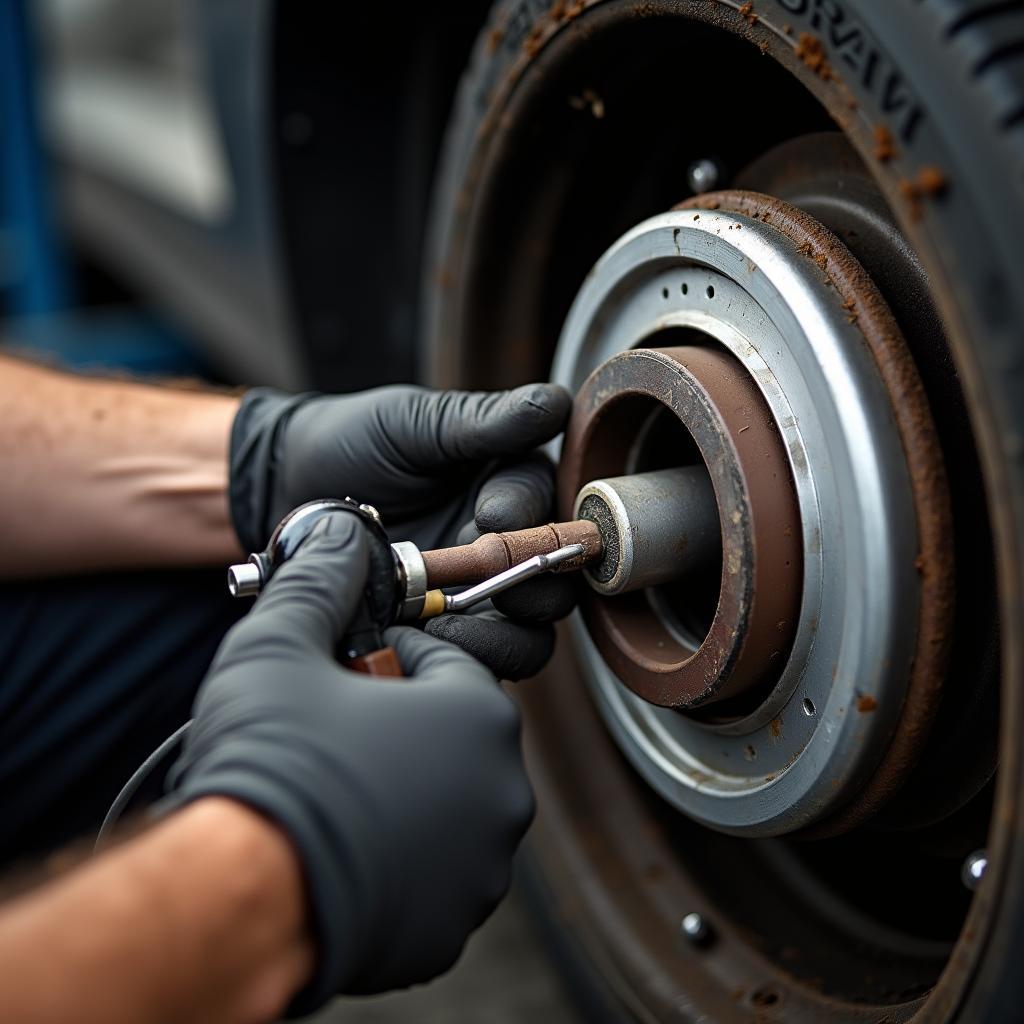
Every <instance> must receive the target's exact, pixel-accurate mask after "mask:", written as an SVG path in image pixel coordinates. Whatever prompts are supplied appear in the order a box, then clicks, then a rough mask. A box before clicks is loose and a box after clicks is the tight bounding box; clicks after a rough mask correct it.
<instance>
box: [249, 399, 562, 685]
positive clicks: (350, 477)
mask: <svg viewBox="0 0 1024 1024" xmlns="http://www.w3.org/2000/svg"><path fill="white" fill-rule="evenodd" d="M570 406H571V399H570V397H569V395H568V393H567V392H566V391H565V389H564V388H561V387H559V386H558V385H554V384H529V385H526V386H524V387H521V388H517V389H516V390H514V391H495V392H468V391H430V390H427V389H425V388H417V387H404V386H403V387H387V388H378V389H375V390H372V391H364V392H361V393H359V394H354V395H343V396H330V395H316V394H306V395H285V394H283V393H281V392H278V391H274V390H272V389H269V388H256V389H254V390H252V391H249V392H248V393H247V394H246V395H245V396H244V398H243V399H242V404H241V406H240V408H239V411H238V413H237V415H236V417H235V422H234V426H233V428H232V433H231V484H230V497H231V513H232V517H233V520H234V523H235V529H236V531H237V533H238V536H239V539H240V540H241V542H242V546H243V547H244V548H245V549H246V550H249V551H259V550H261V549H262V548H263V546H264V545H265V544H266V542H267V539H268V537H269V536H270V533H271V532H272V530H273V528H274V526H275V525H276V524H277V522H278V521H279V520H280V519H281V518H282V516H284V515H285V514H286V513H287V512H289V511H291V509H293V508H295V506H296V505H300V504H302V503H303V502H304V501H310V500H312V499H314V498H328V497H344V496H345V495H351V496H352V497H353V498H356V499H358V500H359V501H366V502H369V503H370V504H372V505H374V506H375V507H376V508H377V509H378V510H379V511H380V513H381V515H382V517H383V519H384V524H385V526H386V527H387V530H388V533H389V534H390V536H391V539H392V540H411V541H414V542H415V543H416V544H417V545H418V546H419V547H420V548H421V549H423V550H426V549H428V548H435V547H442V546H446V545H449V544H456V543H460V544H463V543H469V542H470V541H472V540H475V539H476V537H477V536H479V534H480V533H482V532H493V531H497V530H520V529H523V528H525V527H528V526H536V525H538V524H541V523H545V522H549V521H550V520H551V518H552V512H553V502H554V479H553V473H552V468H551V464H550V461H549V460H548V459H547V458H546V456H544V455H543V454H541V453H539V452H537V451H535V449H536V448H537V446H538V445H541V444H543V443H544V442H546V441H549V440H550V439H551V438H552V437H554V436H556V435H557V434H558V433H559V432H560V431H561V430H562V428H563V427H564V426H565V422H566V420H567V419H568V415H569V410H570ZM574 592H575V588H574V585H573V582H572V580H570V579H569V577H567V576H561V577H560V576H550V577H544V578H541V579H538V580H533V581H530V582H529V583H526V584H523V585H522V586H521V587H518V588H516V589H515V590H513V591H511V592H509V593H508V594H505V595H502V596H500V597H498V598H497V599H495V602H494V605H495V607H496V608H497V609H498V611H499V612H504V613H506V615H507V616H508V617H507V618H506V617H505V616H503V615H500V614H497V615H496V614H494V613H493V612H488V613H484V614H477V615H472V616H441V617H440V618H438V619H435V620H432V621H431V622H430V624H429V625H428V626H427V627H426V628H427V630H428V632H430V633H433V634H434V635H438V636H442V637H444V638H445V639H448V640H451V641H453V642H455V643H457V644H459V645H460V646H462V647H463V648H464V649H466V650H468V651H469V652H470V653H471V654H473V655H474V656H475V657H477V658H479V659H480V660H482V661H484V662H485V664H487V665H488V666H489V667H490V668H491V669H492V670H493V671H494V672H495V673H496V674H498V675H499V676H501V677H502V678H506V679H519V678H523V677H525V676H530V675H534V674H535V673H537V672H538V671H540V669H541V668H542V667H543V665H544V663H545V662H546V661H547V660H548V658H549V657H550V655H551V651H552V648H553V646H554V631H553V629H552V628H551V626H550V625H549V623H550V622H552V621H553V620H555V619H558V618H561V617H562V616H564V615H566V614H568V612H569V611H570V610H571V609H572V606H573V604H574ZM509 619H513V620H515V621H509Z"/></svg>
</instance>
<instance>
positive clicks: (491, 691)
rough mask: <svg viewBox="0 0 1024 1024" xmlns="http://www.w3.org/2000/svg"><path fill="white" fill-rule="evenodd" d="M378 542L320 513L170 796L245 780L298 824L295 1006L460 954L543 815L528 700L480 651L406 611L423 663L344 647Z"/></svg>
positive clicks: (205, 695)
mask: <svg viewBox="0 0 1024 1024" xmlns="http://www.w3.org/2000/svg"><path fill="white" fill-rule="evenodd" d="M367 551H368V549H367V541H366V535H365V531H364V528H363V527H362V526H360V525H359V524H358V522H357V521H356V520H355V518H354V517H353V516H351V515H347V514H345V513H338V514H336V515H332V516H329V517H327V518H325V519H324V520H323V521H322V522H321V523H318V524H317V526H316V528H315V529H314V531H313V533H312V534H311V535H310V537H309V538H308V539H307V541H306V542H305V543H304V544H303V546H302V547H301V548H300V550H299V551H298V553H297V554H296V555H295V557H294V558H293V559H292V560H291V561H289V562H288V563H286V564H285V565H284V566H282V567H281V568H280V569H279V570H278V571H277V573H276V574H275V575H274V577H273V578H272V579H271V581H270V582H269V584H268V585H267V588H266V590H265V592H264V593H263V594H262V595H261V596H260V597H259V599H258V600H257V601H256V604H255V606H254V607H253V610H252V612H251V613H250V614H249V615H247V616H246V617H245V618H244V619H243V620H242V621H241V622H240V623H239V624H238V625H236V626H235V627H234V628H233V629H232V630H231V631H230V632H229V633H228V635H227V637H226V638H225V640H224V642H223V644H222V645H221V647H220V650H219V651H218V653H217V657H216V658H215V660H214V663H213V666H212V668H211V669H210V673H209V675H208V676H207V678H206V681H205V682H204V683H203V686H202V688H201V690H200V692H199V696H198V698H197V700H196V705H195V709H194V714H195V720H194V723H193V725H192V729H191V731H190V733H189V735H188V738H187V740H186V743H185V748H184V751H183V753H182V755H181V758H180V759H179V761H178V762H177V764H176V765H175V767H174V769H173V771H172V773H171V782H170V786H171V789H172V791H171V794H170V796H169V797H168V800H167V804H169V805H170V806H171V807H176V806H180V805H181V804H183V803H186V802H188V801H191V800H194V799H197V798H199V797H203V796H208V795H214V794H215V795H221V796H228V797H232V798H234V799H237V800H240V801H242V802H244V803H246V804H249V805H250V806H252V807H254V808H256V809H257V810H259V811H261V812H262V813H263V814H265V815H267V816H268V817H269V818H270V819H272V820H273V821H275V822H277V823H279V824H280V826H281V827H282V828H283V829H284V830H285V831H286V832H287V833H288V835H289V836H290V837H291V839H292V840H293V842H294V844H295V847H296V849H297V851H298V854H299V857H300V859H301V861H302V865H303V868H304V874H305V878H306V882H307V888H308V892H309V901H310V907H311V911H312V922H313V926H314V931H315V935H316V937H317V940H318V950H319V956H318V962H317V968H316V972H315V976H314V978H313V980H312V981H311V982H310V984H309V985H308V986H307V987H306V989H305V990H304V991H303V992H302V993H301V994H300V996H299V998H298V999H297V1000H296V1002H295V1003H294V1004H293V1007H292V1011H293V1012H294V1013H305V1012H309V1011H311V1010H313V1009H315V1008H316V1007H317V1006H319V1005H320V1004H322V1003H323V1002H324V1001H325V1000H326V999H328V998H329V997H330V996H331V995H333V994H334V993H337V992H346V993H369V992H378V991H383V990H385V989H391V988H396V987H402V986H407V985H411V984H414V983H417V982H422V981H426V980H428V979H429V978H432V977H434V976H435V975H437V974H439V973H441V972H442V971H444V970H446V969H447V968H448V967H450V966H451V965H452V964H453V963H454V962H455V960H456V958H457V957H458V955H459V952H460V950H461V949H462V946H463V944H464V943H465V940H466V938H467V937H468V935H469V934H470V933H471V932H472V931H473V929H475V928H476V927H477V926H478V925H479V924H480V923H481V922H482V921H483V920H484V919H485V918H486V917H487V916H488V915H489V914H490V912H491V911H492V910H493V909H494V907H495V906H496V905H497V903H498V901H499V900H500V899H501V897H502V895H503V894H504V893H505V891H506V889H507V888H508V883H509V871H510V865H511V861H512V856H513V854H514V853H515V850H516V846H517V845H518V843H519V840H520V838H521V837H522V835H523V833H524V831H525V829H526V827H527V825H528V824H529V820H530V817H531V815H532V808H533V801H532V795H531V792H530V787H529V783H528V781H527V779H526V774H525V772H524V769H523V763H522V758H521V754H520V749H519V716H518V713H517V711H516V708H515V705H514V704H513V703H512V701H511V700H510V699H509V698H508V697H507V696H506V695H505V694H504V693H503V692H502V690H501V689H500V688H499V686H498V685H497V683H496V681H495V679H494V677H493V675H491V673H490V672H488V670H487V669H486V668H484V667H483V666H482V665H480V664H479V663H478V662H477V661H476V660H474V659H473V658H471V657H469V656H468V655H467V654H465V653H464V652H462V651H461V650H459V649H458V648H457V647H454V646H452V645H451V644H448V643H444V642H443V641H441V640H437V639H435V638H434V637H430V636H427V635H426V634H424V633H422V632H420V631H418V630H414V629H408V628H404V629H403V628H399V629H393V630H390V631H389V632H388V634H387V637H386V638H387V641H388V642H389V643H390V644H392V645H393V646H394V647H395V649H396V650H397V652H398V657H399V659H400V661H401V663H402V667H403V669H404V671H405V673H406V675H407V676H409V677H411V678H407V679H394V680H392V679H383V678H380V677H371V676H366V675H360V674H357V673H355V672H351V671H349V670H347V669H344V668H341V667H340V666H339V665H338V664H337V662H336V661H335V659H334V650H335V646H336V644H337V643H338V642H339V640H340V639H341V637H342V636H343V635H344V634H345V631H346V627H347V624H348V622H349V620H350V618H351V616H352V614H353V611H354V609H355V608H356V607H357V604H358V602H359V601H360V600H361V595H362V591H363V587H364V584H365V579H366V572H367ZM165 806H166V805H165Z"/></svg>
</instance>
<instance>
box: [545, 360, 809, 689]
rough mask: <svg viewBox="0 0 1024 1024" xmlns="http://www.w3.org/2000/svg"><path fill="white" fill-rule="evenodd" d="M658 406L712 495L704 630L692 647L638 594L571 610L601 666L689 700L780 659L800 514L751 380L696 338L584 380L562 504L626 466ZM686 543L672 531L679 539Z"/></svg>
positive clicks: (754, 680)
mask: <svg viewBox="0 0 1024 1024" xmlns="http://www.w3.org/2000/svg"><path fill="white" fill-rule="evenodd" d="M658 404H662V405H664V406H665V407H666V408H668V409H669V410H670V411H671V412H672V413H673V414H674V415H675V416H677V417H678V419H679V421H680V422H681V423H682V424H683V425H684V426H685V428H686V430H687V431H688V432H689V434H690V435H691V436H692V437H693V439H694V441H695V442H696V444H697V447H698V449H699V451H700V457H701V458H702V459H703V462H704V464H705V465H706V466H707V468H708V471H709V472H710V474H711V481H712V485H713V487H714V491H715V497H716V499H717V505H718V515H719V527H720V530H721V537H722V553H723V557H722V570H721V574H720V582H719V593H718V601H717V608H716V610H715V613H714V617H713V619H712V622H711V625H710V627H709V629H708V632H707V636H705V637H703V638H701V639H700V641H699V642H698V646H697V647H696V650H694V649H693V647H692V646H690V645H689V644H687V643H686V642H685V641H683V640H682V639H681V638H679V637H678V635H677V634H676V633H675V632H674V631H673V630H671V629H670V628H669V627H668V626H667V625H666V624H665V622H664V621H663V620H662V619H661V617H660V616H658V615H656V614H654V613H653V612H652V610H651V607H650V605H649V604H648V603H647V601H646V600H645V598H644V596H643V595H642V594H623V595H619V596H616V597H614V598H608V597H604V596H601V595H597V594H588V595H587V596H586V597H584V598H583V600H582V602H581V608H582V611H583V616H584V619H585V620H586V623H587V627H588V629H589V631H590V634H591V636H592V637H593V639H594V642H595V643H596V644H597V646H598V649H599V650H600V651H601V655H602V657H603V658H604V660H605V662H606V664H607V665H608V666H609V667H610V668H611V669H612V671H614V672H615V674H616V675H617V676H618V678H619V679H621V680H622V681H623V682H624V683H625V684H626V685H627V686H629V688H630V689H631V690H633V692H634V693H636V694H638V695H639V696H640V697H642V698H643V699H644V700H647V701H649V702H651V703H652V704H657V705H659V706H661V707H670V708H691V707H696V706H698V705H703V704H707V703H709V702H711V701H718V700H724V699H727V698H734V697H736V696H738V695H740V694H745V693H746V692H747V691H749V690H751V689H753V688H755V687H757V686H758V685H759V684H761V683H763V682H764V681H765V677H766V676H770V674H771V672H772V670H773V668H776V667H778V668H781V666H782V665H783V664H784V663H785V659H786V656H787V655H788V653H789V647H790V643H791V642H792V638H793V633H794V628H795V623H796V616H797V612H798V610H799V605H800V579H801V573H802V568H803V566H802V555H801V548H800V517H799V512H798V509H797V504H796V498H795V495H794V493H793V486H792V481H791V478H790V474H789V468H788V463H787V460H786V452H785V448H784V446H783V445H782V442H781V440H780V439H779V435H778V433H777V431H776V428H775V424H774V420H773V418H772V416H771V413H770V411H769V410H768V407H767V405H766V403H765V402H764V399H763V398H762V397H761V393H760V392H759V391H758V389H757V386H756V385H755V384H754V382H753V380H752V379H751V378H750V377H749V376H748V375H747V373H746V372H745V371H744V369H743V367H742V365H741V364H740V363H739V362H738V361H737V360H735V359H734V358H733V357H732V356H730V355H726V354H724V353H722V352H717V351H714V350H712V349H706V348H696V347H692V348H688V347H684V348H672V349H659V350H650V349H639V350H636V351H632V352H624V353H622V354H620V355H618V356H615V357H613V358H612V359H610V360H608V362H606V363H604V364H603V365H602V366H600V367H599V368H598V369H597V370H595V371H594V372H593V373H592V374H591V375H590V377H588V378H587V380H586V382H585V383H584V384H583V386H582V387H581V388H580V390H579V391H578V392H577V395H576V401H575V402H574V404H573V412H572V416H571V418H570V421H569V426H568V427H567V428H566V434H565V442H564V444H563V448H562V461H561V465H560V467H559V493H560V495H561V499H562V500H563V501H564V502H565V505H564V506H563V509H562V511H563V512H564V511H565V510H566V509H568V508H570V505H569V503H570V502H571V503H575V495H576V494H577V493H578V492H579V490H580V489H581V487H582V486H583V485H584V484H585V483H586V482H587V481H588V480H592V479H595V478H598V477H606V476H617V475H620V474H621V473H623V472H625V471H626V470H627V469H628V468H629V462H630V453H631V450H632V448H633V444H634V439H635V437H636V436H637V434H638V433H639V431H640V427H641V425H642V424H643V422H644V421H645V420H646V419H648V418H649V417H650V414H651V411H652V408H656V406H657V405H658ZM686 540H687V537H686V533H685V531H682V532H681V533H680V535H679V537H678V538H677V543H683V544H685V543H686Z"/></svg>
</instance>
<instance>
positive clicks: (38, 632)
mask: <svg viewBox="0 0 1024 1024" xmlns="http://www.w3.org/2000/svg"><path fill="white" fill-rule="evenodd" d="M248 603H249V602H235V601H232V600H231V599H230V598H229V597H228V596H227V589H226V587H225V583H224V572H223V570H221V569H217V570H201V571H199V570H194V571H193V570H190V571H181V572H162V573H118V574H111V575H104V576H89V577H80V578H75V579H59V580H46V581H42V582H35V581H29V582H18V583H9V584H4V585H3V586H2V587H0V814H2V819H0V865H2V866H4V867H6V866H10V865H11V864H12V863H15V862H20V861H30V860H33V859H36V858H38V857H40V856H42V855H45V854H46V853H48V852H51V851H53V850H55V849H58V848H60V847H62V846H64V845H67V844H68V843H70V842H72V841H73V840H75V839H77V838H85V837H89V836H91V835H93V834H95V832H96V829H97V828H98V827H99V823H100V822H101V821H102V819H103V815H104V814H105V813H106V810H107V808H108V806H109V805H110V803H111V801H112V800H113V799H114V797H115V796H116V795H117V793H118V792H119V790H120V789H121V786H122V785H123V784H124V783H125V782H126V781H127V779H128V777H129V776H130V775H131V773H132V772H133V771H134V770H135V768H136V767H137V766H138V765H139V763H140V762H141V761H142V760H143V759H144V758H145V757H146V755H147V754H149V753H150V751H152V750H153V748H154V747H156V746H157V745H158V744H159V743H160V741H161V740H162V739H164V737H166V736H167V735H168V734H169V733H170V732H172V731H173V730H174V729H175V728H177V727H178V726H179V725H180V724H181V723H182V722H183V721H185V719H186V718H187V717H188V714H189V709H190V707H191V704H192V700H193V698H194V696H195V693H196V690H197V688H198V686H199V684H200V682H201V681H202V679H203V676H204V674H205V672H206V670H207V668H208V666H209V664H210V661H211V659H212V657H213V655H214V652H215V651H216V649H217V645H218V644H219V643H220V640H221V638H222V637H223V635H224V633H225V632H226V631H227V629H228V628H229V627H230V626H231V624H232V623H233V622H235V621H236V620H237V619H238V618H239V616H240V615H241V614H242V613H243V612H244V611H245V606H246V605H248ZM162 784H163V773H158V774H157V776H156V777H154V778H152V779H151V780H149V782H148V783H147V787H146V790H145V792H143V793H141V794H140V797H142V798H145V797H147V796H148V797H150V798H152V797H155V796H156V795H157V794H158V793H159V792H160V789H161V787H162Z"/></svg>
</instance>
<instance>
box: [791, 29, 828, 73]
mask: <svg viewBox="0 0 1024 1024" xmlns="http://www.w3.org/2000/svg"><path fill="white" fill-rule="evenodd" d="M796 55H797V58H798V59H799V60H801V61H803V63H804V64H805V65H806V66H807V67H809V68H810V69H811V71H813V72H814V73H815V74H816V75H817V76H818V77H819V78H821V79H823V80H824V81H826V82H827V81H829V79H831V78H832V67H831V65H830V64H829V62H828V60H827V59H826V57H825V47H824V46H823V45H822V42H821V40H820V39H819V38H818V37H817V36H812V35H811V33H810V32H801V33H800V35H799V36H798V37H797V41H796Z"/></svg>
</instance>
